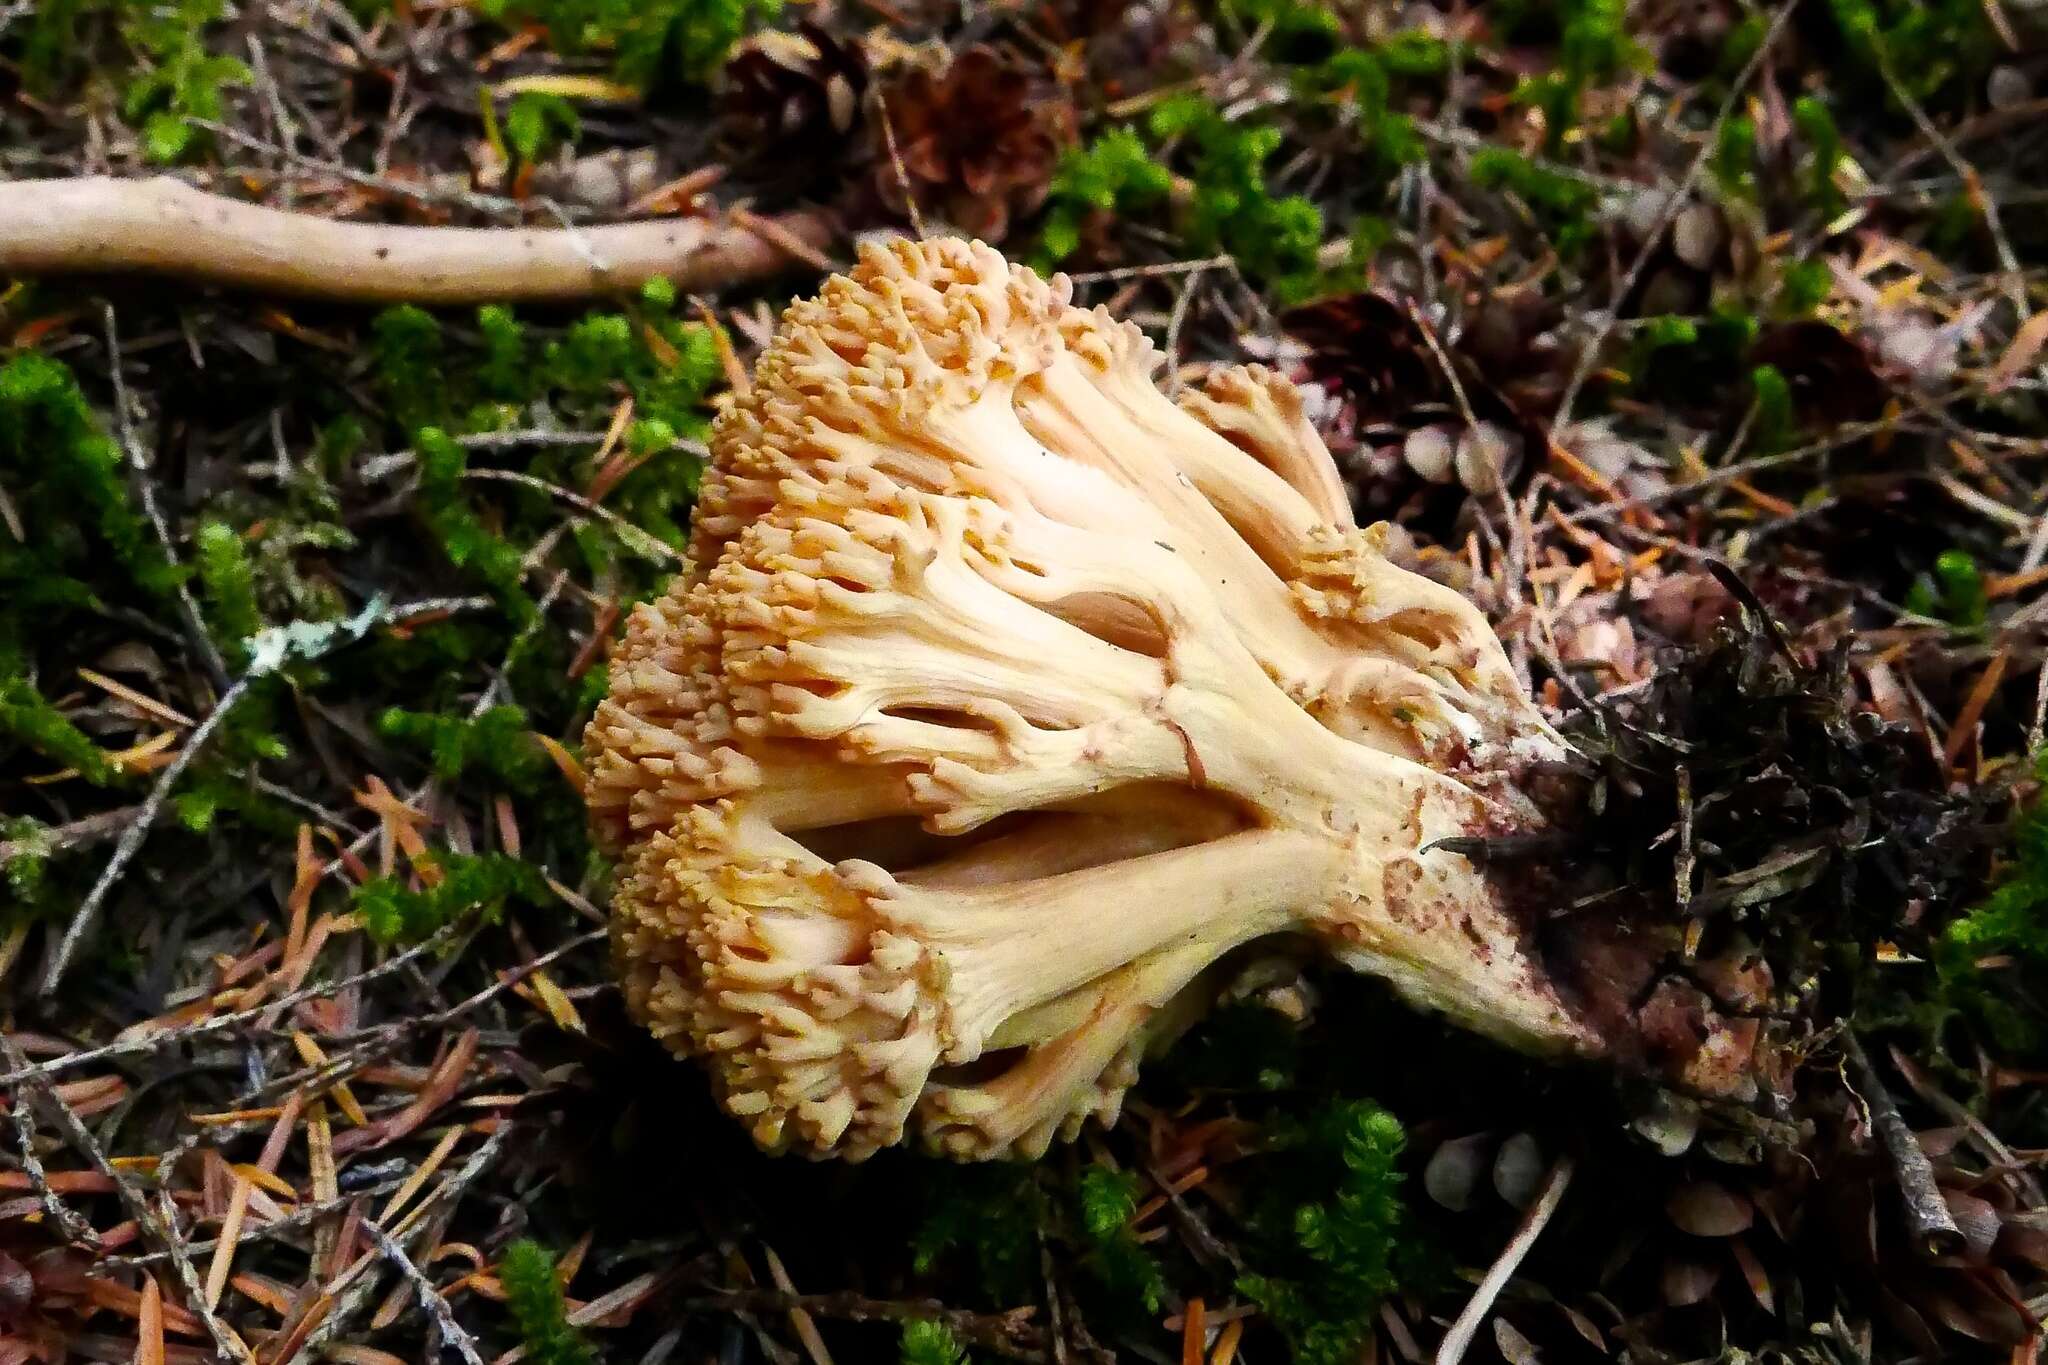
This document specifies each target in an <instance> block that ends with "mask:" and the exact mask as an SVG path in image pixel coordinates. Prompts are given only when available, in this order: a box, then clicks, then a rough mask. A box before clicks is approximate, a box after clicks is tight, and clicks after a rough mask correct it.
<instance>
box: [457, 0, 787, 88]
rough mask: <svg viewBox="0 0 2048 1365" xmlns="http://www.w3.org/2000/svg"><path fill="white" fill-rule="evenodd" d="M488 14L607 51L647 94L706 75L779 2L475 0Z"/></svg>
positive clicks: (560, 41) (578, 49)
mask: <svg viewBox="0 0 2048 1365" xmlns="http://www.w3.org/2000/svg"><path fill="white" fill-rule="evenodd" d="M477 8H478V9H480V10H481V11H482V12H483V13H484V14H486V15H488V16H489V17H491V18H493V19H499V20H504V21H507V22H510V23H515V24H521V25H524V24H539V25H541V26H542V27H544V28H546V29H547V31H548V38H549V40H550V41H551V42H552V43H553V44H554V45H555V47H556V48H557V49H558V50H560V51H563V52H568V53H585V52H600V51H601V52H608V53H610V54H611V59H612V74H613V76H614V77H615V78H617V79H618V80H620V81H622V82H624V83H625V84H627V85H630V86H633V87H635V88H636V89H640V90H645V91H649V92H655V91H659V90H662V89H663V88H666V87H671V86H676V85H683V84H701V83H702V82H704V81H705V80H708V79H709V78H710V77H711V76H712V75H714V74H715V73H716V72H717V71H718V68H719V67H720V66H722V65H723V64H724V62H725V57H726V54H727V53H728V52H730V51H731V50H732V45H733V44H734V43H736V42H738V41H739V40H740V38H741V36H742V35H744V34H745V33H746V31H747V28H748V26H749V25H750V24H752V23H754V22H756V21H757V20H759V19H762V18H765V17H768V16H772V15H774V14H777V13H779V12H780V10H781V8H782V6H781V2H780V0H481V3H480V4H479V5H478V6H477Z"/></svg>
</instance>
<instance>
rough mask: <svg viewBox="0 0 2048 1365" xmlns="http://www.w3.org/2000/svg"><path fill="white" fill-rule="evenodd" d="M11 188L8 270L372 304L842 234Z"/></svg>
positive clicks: (113, 186) (170, 184)
mask: <svg viewBox="0 0 2048 1365" xmlns="http://www.w3.org/2000/svg"><path fill="white" fill-rule="evenodd" d="M7 189H8V192H7V194H6V195H4V196H0V274H14V275H62V274H75V273H78V272H81V271H91V272H93V273H96V274H103V273H110V272H111V273H119V272H130V271H141V272H147V273H152V274H165V275H174V276H180V277H187V278H193V279H201V280H207V281H211V282H213V283H216V284H230V285H238V286H241V287H244V288H252V289H258V290H267V291H273V292H277V293H283V294H298V295H308V296H312V297H317V298H331V299H347V300H356V301H362V302H385V303H390V302H413V303H423V304H457V303H482V302H492V301H506V300H517V299H577V298H586V297H589V296H591V295H594V294H604V293H609V292H613V291H616V290H620V289H628V288H633V287H635V286H638V285H640V284H642V283H644V282H645V281H647V280H650V279H653V278H654V277H656V276H663V277H666V278H667V279H669V280H670V281H672V282H673V283H674V284H675V285H676V287H677V288H678V289H681V290H684V291H700V292H702V291H709V290H712V289H716V288H720V287H723V286H727V285H731V284H735V283H739V282H742V281H746V280H754V279H761V278H765V277H767V276H770V275H773V274H776V273H778V272H781V271H785V270H787V269H789V268H790V267H791V265H792V264H793V263H794V261H795V257H794V256H793V254H792V252H791V244H793V243H794V244H801V245H802V246H804V247H809V248H811V249H813V250H815V249H816V248H817V247H819V246H820V245H822V244H823V243H825V242H828V241H830V240H831V239H832V237H833V236H834V235H835V231H836V228H835V224H834V223H833V221H832V219H831V217H830V216H829V215H828V214H826V213H825V212H824V211H823V210H808V211H798V212H795V213H791V214H788V215H785V216H783V217H781V218H772V219H769V218H764V219H760V220H758V221H759V224H760V225H761V226H760V227H759V228H758V229H757V228H756V227H755V226H749V225H744V224H739V223H736V222H733V221H727V220H724V219H700V218H690V219H673V218H670V219H659V220H653V221H648V222H637V223H609V224H604V225H601V226H597V227H589V228H580V229H577V230H576V231H575V232H574V233H571V232H569V231H566V230H564V229H561V228H458V227H412V226H390V225H386V224H381V223H346V222H337V221H335V220H333V219H330V218H321V217H317V216H315V215H312V214H304V213H291V212H288V211H286V210H283V209H273V208H268V207H265V206H263V205H261V204H251V203H246V202H243V201H241V200H237V199H229V198H226V197H224V196H220V195H214V194H208V193H206V192H205V191H202V190H197V189H194V188H193V187H191V186H190V185H187V184H185V183H183V182H182V181H178V180H173V179H170V178H169V177H166V176H157V177H153V178H151V179H146V180H122V179H116V178H112V177H106V176H81V177H77V178H73V179H61V180H19V181H15V182H13V183H11V184H9V185H8V187H7ZM769 229H772V231H770V230H769ZM593 256H594V257H595V258H596V259H597V261H599V262H602V263H601V264H596V263H593V260H592V257H593Z"/></svg>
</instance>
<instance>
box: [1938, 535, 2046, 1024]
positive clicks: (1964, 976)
mask: <svg viewBox="0 0 2048 1365" xmlns="http://www.w3.org/2000/svg"><path fill="white" fill-rule="evenodd" d="M1952 553H1954V552H1952ZM1971 567H1972V568H1974V566H1971ZM1979 591H1981V585H1980V586H1979ZM2035 774H2036V777H2037V778H2043V779H2048V759H2037V760H2036V762H2035ZM1933 960H1934V967H1935V986H1936V993H1935V998H1934V1001H1933V1002H1932V1003H1933V1005H1934V1006H1935V1009H1936V1011H1937V1013H1938V1014H1940V1013H1948V1014H1956V1015H1961V1016H1962V1017H1964V1018H1967V1019H1970V1020H1973V1021H1974V1022H1975V1023H1976V1024H1977V1025H1978V1026H1979V1027H1980V1028H1981V1029H1982V1030H1983V1031H1984V1033H1986V1034H1987V1035H1988V1036H1989V1037H1990V1039H1991V1040H1992V1041H1993V1042H1994V1043H1995V1044H1996V1045H1997V1046H1998V1047H2000V1048H2001V1049H2003V1050H2005V1051H2006V1052H2008V1053H2009V1054H2011V1055H2012V1056H2014V1057H2020V1058H2029V1059H2032V1058H2038V1057H2039V1056H2040V1055H2041V1051H2042V1049H2043V1048H2044V1047H2048V1022H2044V1020H2043V1019H2042V1017H2041V1012H2040V1010H2039V1008H2038V1007H2033V1008H2030V1007H2029V1004H2028V1002H2029V1000H2030V999H2033V998H2038V996H2036V995H2035V994H2034V993H2033V992H2031V991H2028V990H2016V989H2014V986H2013V982H2012V974H2013V973H2014V972H2016V971H2022V970H2032V971H2034V972H2036V973H2038V972H2039V971H2040V970H2041V969H2042V968H2044V967H2048V801H2043V800H2042V799H2041V797H2040V796H2039V795H2036V796H2035V798H2034V799H2033V800H2032V801H2031V802H2030V803H2029V804H2028V805H2027V806H2026V807H2025V808H2024V809H2022V810H2021V811H2020V813H2019V815H2018V816H2017V817H2016V819H2015V822H2014V825H2013V833H2012V844H2011V847H2010V849H2009V850H2008V856H2007V859H2006V863H2005V868H2004V871H2003V873H2002V875H2001V876H2000V878H1999V880H1998V883H1997V884H1996V885H1995V886H1994V887H1993V888H1992V890H1991V892H1990V893H1989V894H1988V895H1986V896H1985V898H1984V899H1983V900H1982V901H1981V902H1979V903H1978V904H1977V905H1975V906H1973V907H1972V908H1971V909H1970V910H1968V911H1967V912H1966V913H1964V914H1962V915H1959V916H1957V917H1956V918H1955V919H1954V920H1952V921H1951V922H1950V923H1949V924H1948V926H1947V927H1946V928H1945V929H1944V930H1943V931H1942V933H1941V936H1940V937H1939V938H1938V939H1936V940H1935V943H1934V952H1933Z"/></svg>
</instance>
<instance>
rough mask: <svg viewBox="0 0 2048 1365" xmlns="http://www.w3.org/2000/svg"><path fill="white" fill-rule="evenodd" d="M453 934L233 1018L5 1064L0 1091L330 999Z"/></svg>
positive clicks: (439, 934) (445, 931) (448, 930)
mask: <svg viewBox="0 0 2048 1365" xmlns="http://www.w3.org/2000/svg"><path fill="white" fill-rule="evenodd" d="M454 934H455V926H454V925H452V924H450V925H444V926H442V927H441V928H440V929H438V930H436V931H435V932H434V933H433V935H432V936H430V937H428V938H424V939H421V940H420V941H419V942H418V943H416V944H414V945H413V946H412V947H410V948H407V949H406V950H405V951H404V952H401V953H399V954H398V955H397V956H396V957H393V958H391V959H390V960H389V961H386V962H380V963H378V964H377V965H376V966H374V967H371V968H368V969H367V970H365V971H362V972H358V973H357V974H356V975H354V976H351V977H349V978H347V979H345V980H342V981H327V982H321V983H319V984H317V985H312V986H306V987H303V988H302V989H299V990H296V991H293V992H292V993H291V994H289V995H283V996H279V997H278V998H277V999H276V1000H272V1001H268V1002H266V1003H264V1004H261V1005H252V1006H250V1007H249V1008H248V1009H245V1010H237V1011H235V1012H234V1013H233V1014H220V1015H215V1016H214V1017H213V1018H211V1019H203V1020H201V1021H199V1022H198V1023H196V1024H189V1025H187V1026H186V1027H184V1028H179V1029H166V1030H165V1031H164V1032H162V1033H153V1034H150V1035H148V1036H146V1037H142V1038H132V1039H128V1040H126V1041H116V1042H112V1043H106V1044H103V1045H101V1046H99V1047H94V1048H87V1049H85V1050H84V1051H82V1052H67V1053H65V1054H64V1055H63V1056H61V1057H52V1058H50V1059H49V1060H48V1061H43V1062H30V1061H28V1060H27V1059H26V1058H25V1057H24V1058H23V1060H22V1061H21V1062H20V1063H19V1064H16V1063H14V1062H12V1061H11V1060H10V1062H9V1065H10V1067H11V1068H12V1069H11V1070H9V1071H8V1072H7V1073H6V1074H4V1075H0V1087H5V1086H12V1085H21V1084H24V1083H30V1082H33V1081H35V1080H37V1079H39V1078H41V1077H46V1076H52V1075H55V1074H57V1073H58V1072H61V1071H70V1070H73V1069H75V1068H77V1067H81V1066H85V1065H88V1064H89V1063H92V1062H99V1061H105V1060H107V1059H109V1058H112V1057H133V1056H138V1055H140V1054H142V1053H145V1052H154V1051H156V1050H157V1049H158V1048H162V1047H170V1046H172V1045H174V1044H178V1043H184V1042H189V1041H191V1040H192V1039H194V1038H199V1037H203V1036H205V1035H207V1034H210V1033H219V1032H221V1031H222V1030H224V1029H231V1028H235V1027H237V1026H239V1025H242V1024H248V1023H254V1022H255V1021H256V1020H258V1019H260V1018H262V1017H263V1015H264V1014H266V1013H267V1012H269V1011H270V1010H272V1009H274V1008H276V1007H278V1006H284V1007H285V1008H290V1007H291V1006H293V1005H297V1004H299V1003H301V1002H303V1001H307V1000H314V999H318V998H320V997H322V996H327V995H332V994H334V993H335V992H336V991H339V990H343V989H346V988H347V987H349V986H355V985H361V984H364V983H366V982H369V981H373V980H375V979H376V978H378V977H380V976H388V975H390V974H391V973H392V972H395V971H398V970H400V969H401V968H403V967H404V966H405V965H406V964H407V963H410V962H412V961H415V960H416V959H418V958H420V957H422V956H424V955H426V954H428V953H431V952H434V951H437V950H438V949H439V948H440V947H441V946H442V945H443V944H445V943H446V942H447V941H448V940H449V939H450V938H452V937H453V936H454ZM0 1036H4V1035H0Z"/></svg>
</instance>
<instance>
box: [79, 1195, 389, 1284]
mask: <svg viewBox="0 0 2048 1365" xmlns="http://www.w3.org/2000/svg"><path fill="white" fill-rule="evenodd" d="M399 1183H400V1182H399V1177H397V1176H392V1177H390V1178H388V1179H385V1180H380V1181H378V1182H376V1183H375V1184H373V1185H365V1186H363V1187H362V1188H360V1189H355V1190H350V1191H349V1192H348V1193H347V1194H344V1195H340V1196H337V1197H336V1198H333V1199H328V1200H322V1201H320V1202H318V1203H311V1204H300V1205H298V1206H296V1207H295V1208H293V1209H292V1211H291V1212H290V1213H287V1214H286V1215H285V1216H284V1217H282V1218H274V1219H272V1220H271V1221H270V1222H268V1223H264V1224H262V1225H261V1226H260V1227H254V1228H250V1229H249V1230H248V1231H246V1232H244V1233H243V1234H242V1240H241V1245H242V1246H245V1247H246V1246H252V1245H254V1244H255V1243H258V1242H265V1241H274V1240H276V1239H277V1238H279V1237H281V1236H283V1235H284V1234H285V1233H288V1232H292V1231H295V1230H297V1229H299V1228H302V1227H305V1226H306V1225H307V1224H309V1223H315V1222H318V1221H319V1220H320V1219H321V1218H324V1217H326V1216H327V1215H328V1214H330V1213H339V1212H341V1211H342V1210H343V1209H346V1208H347V1207H348V1206H349V1205H350V1204H351V1203H352V1202H354V1201H355V1200H358V1199H372V1200H374V1199H375V1198H376V1197H377V1196H378V1195H380V1194H389V1193H390V1192H391V1191H393V1190H395V1189H397V1188H398V1186H399ZM219 1244H220V1239H219V1238H217V1237H207V1238H203V1239H199V1240H196V1241H191V1242H187V1243H186V1244H185V1249H186V1250H187V1251H190V1252H194V1253H196V1252H201V1251H212V1250H213V1249H214V1247H216V1246H218V1245H219ZM169 1259H171V1253H169V1252H168V1251H147V1252H143V1253H141V1254H140V1255H136V1256H108V1257H105V1258H103V1259H102V1260H100V1261H99V1262H98V1264H99V1265H100V1266H101V1267H102V1268H105V1269H109V1270H117V1269H118V1270H126V1269H137V1268H140V1267H143V1266H151V1265H158V1264H161V1263H162V1262H164V1261H168V1260H169Z"/></svg>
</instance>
